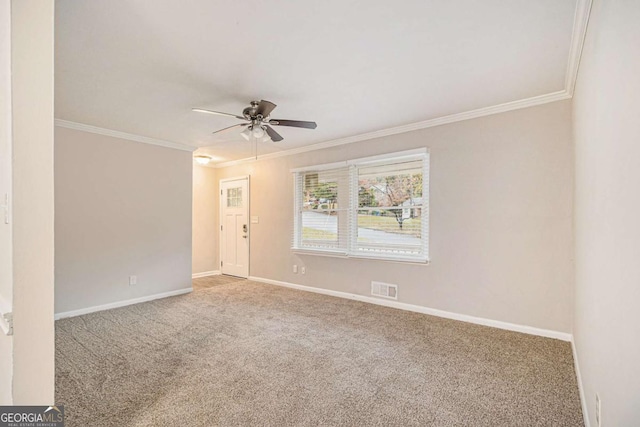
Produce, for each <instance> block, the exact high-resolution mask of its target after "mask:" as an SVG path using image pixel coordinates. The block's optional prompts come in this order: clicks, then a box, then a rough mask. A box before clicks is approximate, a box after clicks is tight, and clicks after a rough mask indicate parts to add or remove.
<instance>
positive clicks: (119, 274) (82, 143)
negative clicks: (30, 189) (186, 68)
mask: <svg viewBox="0 0 640 427" xmlns="http://www.w3.org/2000/svg"><path fill="white" fill-rule="evenodd" d="M191 167H192V158H191V153H190V152H188V151H180V150H175V149H171V148H164V147H158V146H153V145H149V144H142V143H139V142H132V141H127V140H123V139H118V138H113V137H109V136H103V135H96V134H92V133H87V132H82V131H78V130H71V129H65V128H61V127H57V128H56V132H55V189H56V200H55V208H56V219H55V229H56V239H55V243H56V245H55V249H56V294H55V302H56V313H61V312H67V311H72V310H78V309H84V308H88V307H93V306H99V305H103V304H108V303H114V302H119V301H124V300H129V299H134V298H140V297H146V296H150V295H155V294H159V293H164V292H169V291H175V290H179V289H185V288H190V287H191V192H192V170H191ZM130 275H136V276H137V279H138V284H137V285H135V286H130V285H129V276H130Z"/></svg>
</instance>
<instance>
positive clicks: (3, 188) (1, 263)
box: [0, 1, 13, 405]
mask: <svg viewBox="0 0 640 427" xmlns="http://www.w3.org/2000/svg"><path fill="white" fill-rule="evenodd" d="M10 29H11V2H8V1H3V2H0V206H1V205H3V204H4V197H5V194H7V195H8V194H11V31H10ZM11 246H12V235H11V224H5V221H4V210H3V209H1V208H0V312H10V311H11V306H12V305H13V277H12V270H13V267H12V265H13V259H12V250H11ZM12 377H13V341H12V338H11V337H10V336H7V335H5V334H4V333H2V331H1V330H0V405H10V404H11V402H12V401H13V399H12V396H11V379H12Z"/></svg>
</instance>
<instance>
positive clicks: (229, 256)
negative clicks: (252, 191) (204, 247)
mask: <svg viewBox="0 0 640 427" xmlns="http://www.w3.org/2000/svg"><path fill="white" fill-rule="evenodd" d="M249 200H250V199H249V177H248V176H245V177H240V178H229V179H223V180H220V272H221V273H222V274H226V275H229V276H236V277H244V278H247V277H249V238H250V237H249V236H250V233H249V231H250V230H249V221H248V219H249Z"/></svg>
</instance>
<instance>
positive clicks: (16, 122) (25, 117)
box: [11, 0, 54, 405]
mask: <svg viewBox="0 0 640 427" xmlns="http://www.w3.org/2000/svg"><path fill="white" fill-rule="evenodd" d="M53 25H54V1H53V0H15V1H12V2H11V49H12V52H11V67H12V80H11V85H12V88H11V89H12V112H11V114H12V133H13V146H12V151H13V168H12V169H13V171H12V173H13V176H12V190H13V198H12V199H13V215H12V221H13V225H12V227H13V229H12V233H13V318H14V336H13V403H14V404H16V405H25V404H30V405H47V404H52V403H53V402H54V323H53V279H54V278H53V243H54V242H53V231H54V230H53V228H54V227H53V37H54V34H53Z"/></svg>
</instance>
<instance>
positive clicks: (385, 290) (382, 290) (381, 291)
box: [371, 282, 398, 299]
mask: <svg viewBox="0 0 640 427" xmlns="http://www.w3.org/2000/svg"><path fill="white" fill-rule="evenodd" d="M371 295H374V296H377V297H383V298H389V299H398V285H391V284H389V283H382V282H371Z"/></svg>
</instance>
